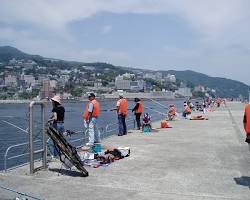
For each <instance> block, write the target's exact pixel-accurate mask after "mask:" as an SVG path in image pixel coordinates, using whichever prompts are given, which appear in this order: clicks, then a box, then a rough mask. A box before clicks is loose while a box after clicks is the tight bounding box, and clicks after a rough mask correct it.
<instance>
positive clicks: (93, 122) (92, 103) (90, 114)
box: [82, 93, 100, 150]
mask: <svg viewBox="0 0 250 200" xmlns="http://www.w3.org/2000/svg"><path fill="white" fill-rule="evenodd" d="M88 98H89V102H88V103H87V105H86V108H85V111H84V113H83V115H82V117H83V119H84V122H85V124H86V127H87V128H88V132H89V141H88V143H87V144H86V146H87V147H89V148H91V147H92V146H93V145H94V143H100V131H99V130H98V128H97V119H98V117H99V115H100V104H99V102H98V101H97V100H96V99H95V94H94V93H89V94H88ZM86 150H87V149H86Z"/></svg>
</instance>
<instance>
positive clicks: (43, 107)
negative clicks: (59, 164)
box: [41, 103, 47, 169]
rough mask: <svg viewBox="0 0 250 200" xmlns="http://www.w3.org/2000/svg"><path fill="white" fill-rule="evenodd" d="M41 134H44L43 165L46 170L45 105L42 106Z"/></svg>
mask: <svg viewBox="0 0 250 200" xmlns="http://www.w3.org/2000/svg"><path fill="white" fill-rule="evenodd" d="M41 121H42V127H41V134H42V137H41V138H42V149H43V151H42V164H43V168H44V169H46V166H47V145H46V135H45V103H42V104H41Z"/></svg>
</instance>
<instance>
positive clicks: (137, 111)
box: [132, 98, 143, 130]
mask: <svg viewBox="0 0 250 200" xmlns="http://www.w3.org/2000/svg"><path fill="white" fill-rule="evenodd" d="M135 103H136V104H135V106H134V108H133V109H132V112H134V114H135V119H136V123H137V129H138V130H140V128H141V114H142V112H143V104H142V100H141V99H139V98H135Z"/></svg>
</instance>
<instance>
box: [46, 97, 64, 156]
mask: <svg viewBox="0 0 250 200" xmlns="http://www.w3.org/2000/svg"><path fill="white" fill-rule="evenodd" d="M51 102H52V106H53V109H52V111H51V112H52V113H53V115H52V116H51V117H50V119H49V120H48V124H49V126H52V127H53V128H54V129H56V130H57V131H58V133H59V134H61V135H63V133H64V113H65V109H64V107H63V106H62V104H61V98H60V96H57V95H56V96H54V97H53V98H51ZM57 155H60V152H59V150H58V149H57V147H56V145H55V144H54V156H57Z"/></svg>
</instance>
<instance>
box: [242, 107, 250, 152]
mask: <svg viewBox="0 0 250 200" xmlns="http://www.w3.org/2000/svg"><path fill="white" fill-rule="evenodd" d="M243 124H244V129H245V132H246V140H245V142H247V143H248V146H249V150H250V103H248V104H247V105H246V107H245V113H244V118H243Z"/></svg>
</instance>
